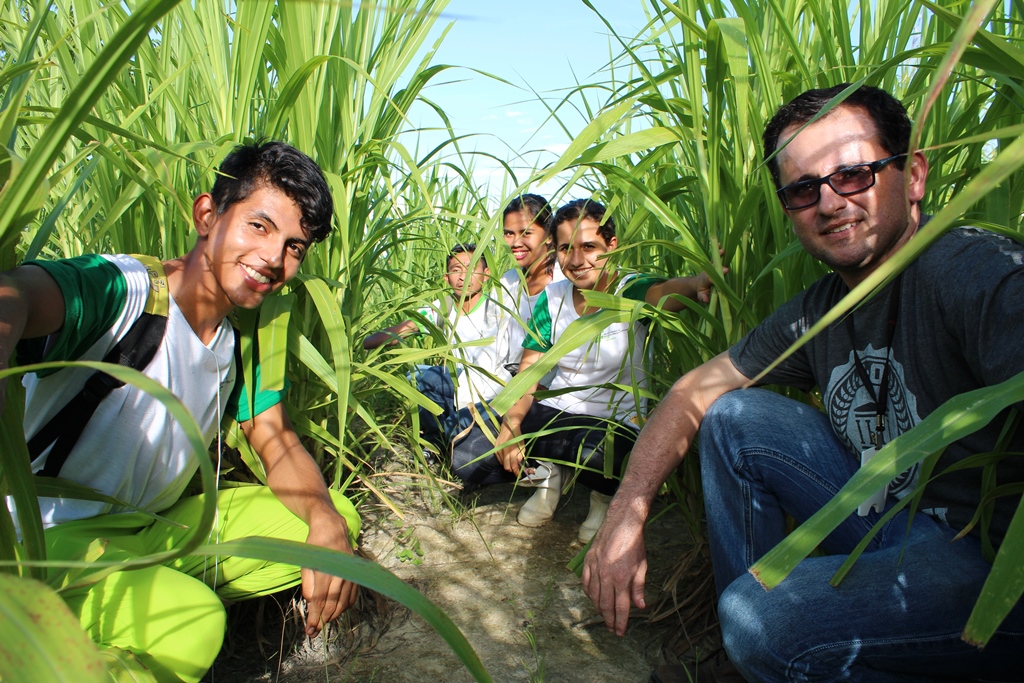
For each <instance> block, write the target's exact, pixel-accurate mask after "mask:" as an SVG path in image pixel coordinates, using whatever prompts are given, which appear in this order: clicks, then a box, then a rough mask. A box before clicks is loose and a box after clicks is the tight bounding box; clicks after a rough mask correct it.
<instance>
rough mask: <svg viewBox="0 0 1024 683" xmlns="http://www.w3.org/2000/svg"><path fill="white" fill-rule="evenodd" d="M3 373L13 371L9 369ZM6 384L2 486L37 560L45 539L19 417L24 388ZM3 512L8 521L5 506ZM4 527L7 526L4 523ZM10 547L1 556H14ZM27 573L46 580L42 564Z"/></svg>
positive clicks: (0, 435) (0, 433) (0, 440)
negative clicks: (11, 500)
mask: <svg viewBox="0 0 1024 683" xmlns="http://www.w3.org/2000/svg"><path fill="white" fill-rule="evenodd" d="M7 372H8V373H9V374H13V371H10V370H8V371H7ZM7 384H8V386H7V404H6V405H5V406H4V411H3V414H2V415H0V446H2V448H3V452H2V455H0V462H3V467H2V471H3V477H4V484H5V487H4V488H6V489H7V490H8V492H9V493H10V495H11V497H12V499H13V500H14V507H15V509H16V510H18V512H19V514H18V526H19V528H20V529H21V538H22V542H23V546H24V548H25V553H26V557H27V559H29V560H38V561H41V560H45V559H46V540H45V539H44V538H43V522H42V519H41V518H40V516H39V502H38V500H37V499H36V495H37V494H36V488H35V477H33V476H32V468H31V463H32V458H31V457H30V456H29V453H28V446H27V445H26V443H25V431H24V426H23V420H22V416H23V415H24V414H25V389H24V387H22V386H21V384H19V383H14V382H8V383H7ZM4 507H5V508H6V506H4ZM3 514H4V515H5V516H7V520H8V521H10V516H9V515H8V513H7V510H6V509H5V510H4V512H3ZM4 526H5V527H7V524H6V523H5V524H4ZM9 531H10V529H8V532H9ZM5 535H7V534H6V533H5ZM12 548H13V546H9V547H5V549H4V559H6V560H8V561H9V560H13V559H14V558H13V557H12V555H11V549H12ZM12 571H15V570H14V569H12ZM28 573H29V574H30V575H31V576H32V577H33V578H36V579H39V580H40V581H44V580H45V579H46V569H45V568H43V567H37V566H31V567H30V568H29V570H28Z"/></svg>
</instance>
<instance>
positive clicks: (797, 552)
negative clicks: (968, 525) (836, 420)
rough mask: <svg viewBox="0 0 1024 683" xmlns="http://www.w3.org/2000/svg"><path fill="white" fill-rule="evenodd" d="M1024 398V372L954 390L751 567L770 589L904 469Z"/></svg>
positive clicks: (973, 429) (984, 423)
mask: <svg viewBox="0 0 1024 683" xmlns="http://www.w3.org/2000/svg"><path fill="white" fill-rule="evenodd" d="M1021 400H1024V373H1021V374H1019V375H1016V376H1015V377H1012V378H1011V379H1008V380H1006V381H1005V382H1003V383H1001V384H997V385H995V386H991V387H985V388H983V389H977V390H975V391H969V392H967V393H964V394H960V395H959V396H954V397H953V398H951V399H950V400H948V401H946V402H945V403H943V404H942V405H941V406H939V408H937V409H936V410H935V411H933V412H932V413H931V414H930V415H929V416H928V417H926V418H925V419H923V420H921V422H920V423H919V424H918V425H917V426H916V427H914V428H913V429H911V430H910V431H909V432H906V433H904V434H901V435H900V436H898V437H897V438H895V439H893V440H892V441H891V442H890V443H888V444H886V446H885V447H884V448H882V450H880V451H879V452H878V453H877V454H876V455H875V457H874V458H872V459H871V461H870V462H868V464H867V465H866V466H864V467H861V468H860V469H859V470H858V471H857V472H856V473H855V474H854V475H853V476H852V477H850V480H849V481H848V482H846V484H845V485H844V486H843V488H841V489H840V490H839V492H838V493H837V494H836V495H835V497H834V498H833V499H832V500H831V501H829V503H828V504H827V505H825V506H824V507H823V508H821V509H820V510H819V511H818V512H816V513H815V514H814V515H812V516H811V517H810V518H809V519H808V520H807V521H806V522H804V523H803V524H801V525H800V526H799V527H797V529H796V530H795V531H794V532H793V533H791V534H790V535H789V536H787V537H786V538H785V539H783V540H782V542H780V543H779V544H778V545H777V546H775V547H774V548H772V549H771V550H770V551H768V553H767V554H765V556H764V557H762V558H761V559H760V560H758V561H757V562H756V563H755V564H754V566H752V567H751V568H750V573H751V574H753V575H754V577H755V578H756V579H757V580H758V581H759V582H760V583H761V585H762V586H764V587H765V588H766V589H769V590H771V589H772V588H774V587H775V586H777V585H779V583H781V582H782V580H783V579H785V578H786V576H788V575H789V573H790V572H791V571H793V569H794V568H795V567H796V566H797V564H799V563H800V562H801V561H802V560H803V559H804V558H805V557H807V555H808V554H810V552H811V551H812V550H814V548H816V547H817V546H818V545H819V544H820V543H821V542H822V541H823V540H825V537H826V536H828V535H829V534H830V533H832V531H833V530H834V529H835V528H836V527H838V526H839V525H840V524H842V522H843V521H844V520H845V519H846V518H847V517H849V516H850V514H852V513H853V512H854V511H855V510H856V509H857V507H858V506H859V505H860V504H861V503H862V502H864V501H865V500H867V499H868V498H870V497H871V496H872V495H873V494H874V493H875V492H877V491H878V490H880V489H881V488H882V487H883V486H885V485H886V484H887V483H888V482H890V481H892V480H893V479H894V478H896V477H897V476H898V475H899V474H900V473H902V472H905V471H907V470H908V469H909V468H910V467H912V466H913V465H915V464H917V463H918V462H920V461H921V460H924V459H925V458H927V457H928V456H929V455H931V454H932V453H934V452H936V451H938V450H940V449H943V448H945V447H946V446H948V445H949V444H951V443H953V442H954V441H957V440H958V439H962V438H963V437H964V436H966V435H968V434H971V433H973V432H975V431H977V430H979V429H981V428H982V427H984V426H985V425H987V424H988V423H989V422H991V421H992V418H994V417H995V416H996V415H997V414H998V413H999V412H1000V411H1002V410H1004V409H1005V408H1006V407H1007V406H1009V405H1011V404H1013V403H1016V402H1019V401H1021Z"/></svg>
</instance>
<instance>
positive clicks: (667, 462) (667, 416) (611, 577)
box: [583, 352, 748, 636]
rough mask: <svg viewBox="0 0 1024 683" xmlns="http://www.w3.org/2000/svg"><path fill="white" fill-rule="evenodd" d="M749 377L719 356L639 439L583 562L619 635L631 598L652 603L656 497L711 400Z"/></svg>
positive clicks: (697, 371) (681, 388) (673, 393)
mask: <svg viewBox="0 0 1024 683" xmlns="http://www.w3.org/2000/svg"><path fill="white" fill-rule="evenodd" d="M747 381H748V380H747V378H746V377H745V376H743V374H742V373H740V371H739V370H737V369H736V367H735V366H734V365H733V364H732V361H731V360H730V359H729V354H728V352H726V353H722V354H719V355H718V356H715V357H714V358H712V359H711V360H709V361H708V362H706V363H704V364H703V365H701V366H700V367H697V368H694V369H693V370H691V371H690V372H688V373H686V374H685V375H684V376H683V377H682V378H680V379H679V380H677V381H676V383H675V384H673V385H672V388H671V389H669V391H668V393H667V394H666V395H665V398H664V399H663V400H662V401H661V403H660V404H659V405H658V408H657V409H656V410H655V411H654V413H653V414H652V415H651V417H650V419H649V420H648V421H647V424H646V425H645V426H644V429H643V431H642V432H641V433H640V436H639V438H637V441H636V445H635V446H634V447H633V453H632V455H630V458H629V465H628V466H627V467H626V473H625V475H624V476H623V478H622V484H621V485H620V486H619V490H618V492H617V493H616V494H615V498H614V499H612V502H611V505H609V507H608V516H607V517H606V518H605V520H604V524H602V525H601V529H600V530H599V531H598V532H597V536H595V537H594V543H593V545H592V546H591V548H590V551H589V552H588V553H587V558H586V561H585V562H584V564H583V590H584V591H585V592H586V594H587V596H589V597H590V599H591V600H592V601H593V602H594V606H595V607H596V608H597V609H598V611H600V612H601V615H602V616H603V617H604V620H605V624H606V625H607V626H608V629H609V630H611V631H614V632H615V633H616V634H618V635H620V636H621V635H622V634H623V633H625V632H626V622H627V621H628V620H629V608H630V603H632V604H634V605H636V606H637V607H639V608H641V609H642V608H643V607H645V606H646V604H645V602H644V580H645V578H646V574H647V551H646V548H645V546H644V537H643V532H644V523H645V522H646V521H647V516H648V515H649V514H650V509H651V502H652V501H653V500H654V496H655V495H656V494H657V493H658V489H659V488H661V485H662V483H663V482H664V481H665V480H666V479H667V478H668V476H669V475H670V474H671V473H672V472H673V471H674V470H675V469H676V467H678V466H679V463H680V462H682V460H683V456H684V455H686V451H687V449H689V447H690V444H691V443H692V442H693V438H694V436H695V435H696V434H697V429H698V427H700V423H701V420H703V419H704V414H705V413H706V412H707V410H708V408H709V407H711V404H712V403H714V402H715V400H717V399H718V397H719V396H721V395H722V394H724V393H726V392H727V391H731V390H733V389H739V388H740V387H742V386H744V385H745V384H746V383H747Z"/></svg>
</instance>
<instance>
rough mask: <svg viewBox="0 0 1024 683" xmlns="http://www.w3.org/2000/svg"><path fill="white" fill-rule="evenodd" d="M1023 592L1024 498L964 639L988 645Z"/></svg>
mask: <svg viewBox="0 0 1024 683" xmlns="http://www.w3.org/2000/svg"><path fill="white" fill-rule="evenodd" d="M1021 595H1024V499H1021V502H1019V503H1018V504H1017V511H1016V512H1015V513H1014V515H1013V519H1011V520H1010V526H1009V528H1007V530H1006V536H1004V537H1003V544H1002V545H1001V546H1000V547H999V552H998V553H997V554H996V560H995V562H993V563H992V570H991V571H990V572H989V574H988V578H987V579H985V585H983V586H982V587H981V595H979V596H978V601H977V602H976V603H975V604H974V609H973V610H971V616H970V618H969V619H968V620H967V626H966V628H964V634H963V639H964V640H965V641H967V642H968V643H970V644H972V645H977V646H978V647H981V646H983V645H985V644H987V643H988V641H989V640H991V638H992V636H993V635H994V634H995V632H996V629H997V628H999V624H1001V623H1002V622H1003V619H1005V618H1006V615H1008V614H1009V613H1010V610H1012V609H1013V608H1014V607H1015V606H1016V605H1017V603H1018V602H1019V601H1020V598H1021Z"/></svg>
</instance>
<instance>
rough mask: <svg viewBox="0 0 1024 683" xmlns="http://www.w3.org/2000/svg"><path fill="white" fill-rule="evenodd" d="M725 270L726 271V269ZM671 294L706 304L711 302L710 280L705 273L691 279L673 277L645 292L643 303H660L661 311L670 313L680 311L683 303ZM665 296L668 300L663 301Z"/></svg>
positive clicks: (655, 304) (653, 304)
mask: <svg viewBox="0 0 1024 683" xmlns="http://www.w3.org/2000/svg"><path fill="white" fill-rule="evenodd" d="M725 270H726V271H728V269H725ZM672 294H676V295H678V296H682V297H686V298H687V299H693V300H694V301H699V302H700V303H702V304H706V303H708V302H710V301H711V278H710V277H708V274H707V273H701V274H700V275H694V276H693V277H674V278H672V279H671V280H665V281H664V282H659V283H657V284H654V285H651V288H650V289H648V290H647V295H646V296H645V297H644V301H646V302H647V303H649V304H650V305H652V306H657V305H658V304H659V303H661V308H662V310H664V311H669V312H671V313H675V312H676V311H681V310H682V309H683V307H684V304H683V302H682V301H680V300H679V299H678V298H676V297H672V296H670V295H672ZM667 296H668V297H669V298H668V299H665V297H667ZM662 299H665V301H664V303H662Z"/></svg>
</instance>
